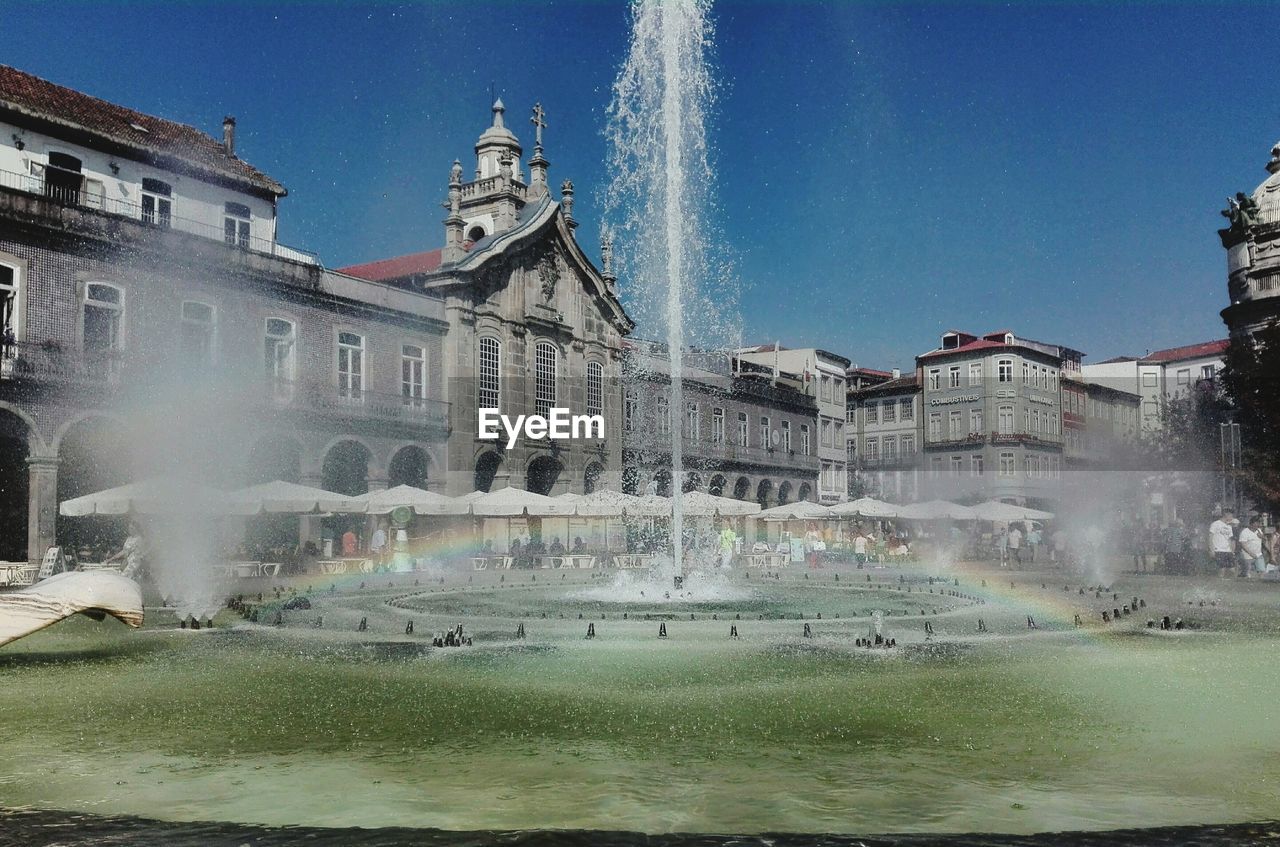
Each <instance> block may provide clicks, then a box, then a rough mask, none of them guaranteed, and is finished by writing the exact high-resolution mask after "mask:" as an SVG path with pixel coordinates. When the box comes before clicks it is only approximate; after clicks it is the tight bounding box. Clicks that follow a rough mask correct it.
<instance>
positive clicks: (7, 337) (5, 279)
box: [0, 264, 22, 358]
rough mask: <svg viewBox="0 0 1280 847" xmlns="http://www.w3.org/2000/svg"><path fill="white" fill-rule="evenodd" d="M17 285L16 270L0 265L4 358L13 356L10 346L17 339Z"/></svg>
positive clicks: (0, 326) (0, 336) (0, 341)
mask: <svg viewBox="0 0 1280 847" xmlns="http://www.w3.org/2000/svg"><path fill="white" fill-rule="evenodd" d="M19 284H20V281H19V279H18V269H17V268H16V267H15V266H13V265H5V264H0V344H3V345H4V351H3V354H4V356H5V358H8V357H10V356H12V355H14V351H13V350H12V349H10V345H11V344H12V342H14V341H16V340H18V337H19V326H18V324H19V321H20V320H21V318H22V313H21V312H20V311H19V309H18V286H19Z"/></svg>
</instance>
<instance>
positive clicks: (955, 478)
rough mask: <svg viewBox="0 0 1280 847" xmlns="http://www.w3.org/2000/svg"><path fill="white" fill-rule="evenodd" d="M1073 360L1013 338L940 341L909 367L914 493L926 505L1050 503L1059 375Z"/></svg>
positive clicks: (1060, 350)
mask: <svg viewBox="0 0 1280 847" xmlns="http://www.w3.org/2000/svg"><path fill="white" fill-rule="evenodd" d="M1081 355H1082V354H1081V353H1080V352H1079V351H1076V350H1072V349H1071V348H1069V347H1063V346H1061V345H1056V344H1045V343H1043V342H1039V341H1032V340H1030V339H1027V338H1021V337H1019V336H1017V335H1015V334H1014V333H1012V332H1009V331H1001V332H994V333H990V334H988V335H984V336H977V335H971V334H969V333H963V332H956V331H950V332H946V333H944V334H943V335H942V342H941V345H940V346H939V347H938V348H937V349H936V350H932V351H930V352H928V353H925V354H923V355H921V356H918V357H917V359H916V362H917V367H918V369H919V371H920V373H921V378H922V393H921V404H922V408H923V411H922V415H923V416H924V418H925V420H924V433H923V435H924V441H923V455H922V462H923V467H924V469H925V470H926V472H927V473H926V477H925V479H924V481H923V487H924V488H925V489H926V490H927V491H928V492H929V496H934V497H945V498H948V499H956V498H980V499H985V498H987V497H993V498H998V499H1007V500H1017V501H1022V502H1032V503H1034V502H1050V501H1052V500H1054V499H1055V498H1056V497H1057V496H1058V490H1059V486H1058V484H1057V483H1058V480H1060V479H1061V475H1062V442H1063V435H1062V400H1061V397H1062V391H1061V380H1062V377H1063V373H1064V371H1075V372H1078V371H1079V369H1080V359H1081Z"/></svg>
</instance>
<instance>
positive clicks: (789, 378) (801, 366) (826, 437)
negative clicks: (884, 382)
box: [737, 344, 851, 505]
mask: <svg viewBox="0 0 1280 847" xmlns="http://www.w3.org/2000/svg"><path fill="white" fill-rule="evenodd" d="M737 357H738V360H739V361H740V362H741V363H742V364H743V365H747V366H755V367H756V368H764V369H767V370H769V371H771V372H772V379H773V380H774V381H775V382H778V383H783V384H786V385H789V386H791V387H792V388H794V389H795V390H797V391H799V392H801V393H802V394H806V395H808V396H810V397H812V398H813V399H814V401H815V402H816V403H817V407H818V441H817V449H816V453H817V456H818V462H819V470H818V496H817V502H819V503H824V504H827V505H830V504H832V503H839V502H843V501H844V500H847V499H848V498H849V479H848V459H847V457H846V452H845V451H846V447H845V393H846V392H845V380H846V377H845V371H846V370H847V369H848V368H849V366H850V364H851V362H850V361H849V360H848V359H846V358H845V357H844V356H839V355H836V354H835V353H829V352H827V351H826V350H818V349H816V348H813V347H806V348H799V349H790V348H787V347H783V346H781V345H780V344H766V345H762V346H758V347H749V348H745V349H742V350H738V351H737Z"/></svg>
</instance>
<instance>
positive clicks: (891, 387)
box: [853, 371, 920, 396]
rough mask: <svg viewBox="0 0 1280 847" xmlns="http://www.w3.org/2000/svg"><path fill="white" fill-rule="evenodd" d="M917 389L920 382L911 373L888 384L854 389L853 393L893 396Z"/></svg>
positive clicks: (882, 383)
mask: <svg viewBox="0 0 1280 847" xmlns="http://www.w3.org/2000/svg"><path fill="white" fill-rule="evenodd" d="M919 387H920V382H919V380H918V379H917V377H916V375H915V372H914V371H913V372H912V373H909V374H907V375H906V376H901V377H898V378H897V379H891V380H889V381H888V382H881V383H878V384H876V385H871V386H868V387H867V388H859V389H856V390H855V391H854V392H853V393H854V394H857V395H859V396H862V395H866V394H893V393H895V392H898V391H910V390H914V389H916V388H919Z"/></svg>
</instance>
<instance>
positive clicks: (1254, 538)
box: [1236, 515, 1267, 576]
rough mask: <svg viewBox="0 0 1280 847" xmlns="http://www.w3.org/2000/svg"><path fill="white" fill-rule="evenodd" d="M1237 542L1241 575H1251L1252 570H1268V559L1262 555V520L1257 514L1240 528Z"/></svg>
mask: <svg viewBox="0 0 1280 847" xmlns="http://www.w3.org/2000/svg"><path fill="white" fill-rule="evenodd" d="M1236 543H1237V544H1238V545H1239V548H1240V576H1249V572H1250V571H1255V572H1257V573H1260V574H1262V573H1266V572H1267V560H1266V558H1265V557H1263V555H1262V521H1260V520H1259V519H1258V517H1257V515H1255V516H1253V517H1251V518H1249V525H1248V526H1247V527H1245V528H1244V529H1242V530H1240V537H1239V538H1238V539H1237V542H1236Z"/></svg>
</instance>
